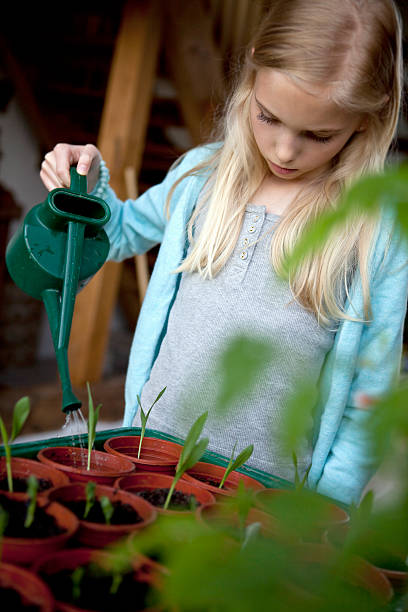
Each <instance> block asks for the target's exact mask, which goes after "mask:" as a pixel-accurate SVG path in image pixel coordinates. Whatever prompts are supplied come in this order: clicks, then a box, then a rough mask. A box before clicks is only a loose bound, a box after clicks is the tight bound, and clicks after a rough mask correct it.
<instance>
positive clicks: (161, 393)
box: [137, 387, 167, 459]
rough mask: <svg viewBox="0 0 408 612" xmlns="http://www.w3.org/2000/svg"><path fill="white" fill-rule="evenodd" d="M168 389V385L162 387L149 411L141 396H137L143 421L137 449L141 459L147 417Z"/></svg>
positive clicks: (138, 456)
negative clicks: (143, 404)
mask: <svg viewBox="0 0 408 612" xmlns="http://www.w3.org/2000/svg"><path fill="white" fill-rule="evenodd" d="M166 389H167V387H164V389H162V390H161V391H160V393H159V395H158V396H157V397H156V399H155V400H154V402H153V404H152V405H151V406H150V408H149V410H148V411H147V413H145V411H144V410H143V408H142V404H141V401H140V397H139V396H137V402H138V404H139V408H140V420H141V422H142V428H141V431H140V442H139V449H138V451H137V458H138V459H140V452H141V450H142V441H143V438H144V435H145V431H146V425H147V419H148V418H149V415H150V413H151V411H152V408H153V406H154V405H155V404H156V403H157V402H158V401H159V399H160V398H161V396H162V395H163V393H164V392H165V390H166Z"/></svg>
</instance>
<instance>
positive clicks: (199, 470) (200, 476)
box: [183, 461, 265, 500]
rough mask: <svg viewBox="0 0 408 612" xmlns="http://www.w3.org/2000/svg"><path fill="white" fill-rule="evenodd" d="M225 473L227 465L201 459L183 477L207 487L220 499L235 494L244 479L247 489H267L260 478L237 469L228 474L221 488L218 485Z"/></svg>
mask: <svg viewBox="0 0 408 612" xmlns="http://www.w3.org/2000/svg"><path fill="white" fill-rule="evenodd" d="M224 473H225V467H222V466H220V465H214V464H212V463H205V462H204V461H199V462H198V463H196V464H195V465H194V466H193V467H192V468H191V469H190V470H187V472H186V473H185V474H184V475H183V478H184V479H185V480H188V481H190V482H193V483H194V484H196V485H197V486H199V487H203V488H204V489H207V491H210V492H211V493H212V494H213V495H215V497H216V498H217V499H218V500H219V498H223V497H225V496H231V495H235V493H236V492H237V489H238V484H239V482H240V481H242V483H243V484H244V486H245V488H246V489H252V490H253V491H261V490H263V489H265V487H264V485H263V484H262V483H260V482H259V481H258V480H255V478H251V477H250V476H247V475H246V474H242V473H241V472H237V471H233V472H231V473H230V474H229V475H228V477H227V479H226V480H225V483H224V484H223V487H222V489H220V488H219V486H218V485H219V483H220V482H221V480H222V479H223V476H224ZM211 483H217V484H211Z"/></svg>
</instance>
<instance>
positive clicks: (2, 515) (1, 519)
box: [0, 506, 9, 561]
mask: <svg viewBox="0 0 408 612" xmlns="http://www.w3.org/2000/svg"><path fill="white" fill-rule="evenodd" d="M8 521H9V515H8V512H6V510H5V509H4V508H3V506H0V561H1V553H2V547H3V534H4V532H5V531H6V527H7V525H8Z"/></svg>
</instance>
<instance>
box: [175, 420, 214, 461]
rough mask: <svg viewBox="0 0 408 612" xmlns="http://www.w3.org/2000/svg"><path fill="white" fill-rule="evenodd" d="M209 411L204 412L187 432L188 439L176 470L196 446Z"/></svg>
mask: <svg viewBox="0 0 408 612" xmlns="http://www.w3.org/2000/svg"><path fill="white" fill-rule="evenodd" d="M207 416H208V412H204V413H203V414H202V415H201V416H199V417H198V419H197V420H196V421H195V422H194V423H193V425H192V426H191V428H190V431H189V432H188V434H187V437H186V440H185V442H184V445H183V450H182V451H181V455H180V459H179V461H178V464H177V468H176V471H177V470H178V467H179V466H181V465H183V463H184V461H185V459H186V458H187V457H188V456H189V455H190V453H191V451H192V449H193V448H194V445H195V443H196V442H197V440H198V438H199V437H200V435H201V432H202V431H203V427H204V424H205V422H206V420H207Z"/></svg>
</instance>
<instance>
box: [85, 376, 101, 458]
mask: <svg viewBox="0 0 408 612" xmlns="http://www.w3.org/2000/svg"><path fill="white" fill-rule="evenodd" d="M86 386H87V388H88V464H87V467H86V469H87V470H90V469H91V453H92V447H93V445H94V442H95V432H96V424H97V422H98V418H99V411H100V409H101V406H102V404H99V405H98V406H97V407H96V408H94V403H93V399H92V395H91V388H90V386H89V383H88V382H87V383H86Z"/></svg>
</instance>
